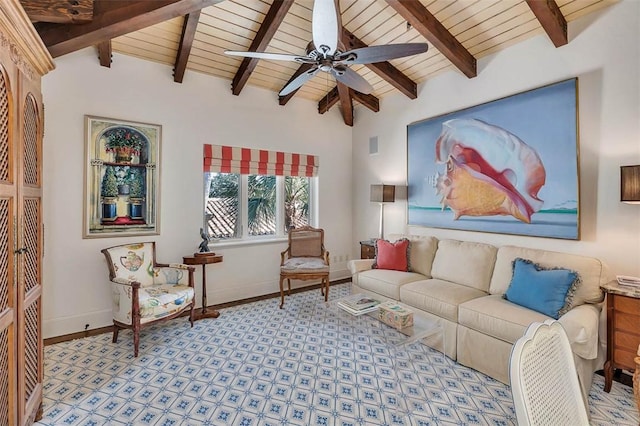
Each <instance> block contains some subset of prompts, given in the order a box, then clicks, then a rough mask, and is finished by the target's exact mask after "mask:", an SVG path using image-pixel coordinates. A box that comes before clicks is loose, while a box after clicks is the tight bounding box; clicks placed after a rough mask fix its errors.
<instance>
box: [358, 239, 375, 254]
mask: <svg viewBox="0 0 640 426" xmlns="http://www.w3.org/2000/svg"><path fill="white" fill-rule="evenodd" d="M374 257H376V247H375V245H374V242H373V240H366V241H360V259H373V258H374Z"/></svg>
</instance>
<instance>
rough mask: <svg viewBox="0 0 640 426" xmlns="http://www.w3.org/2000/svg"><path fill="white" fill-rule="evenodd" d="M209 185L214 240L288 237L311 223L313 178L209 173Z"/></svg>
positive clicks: (208, 206) (209, 219)
mask: <svg viewBox="0 0 640 426" xmlns="http://www.w3.org/2000/svg"><path fill="white" fill-rule="evenodd" d="M205 185H206V187H207V188H208V191H207V194H206V195H205V221H206V226H207V229H208V231H209V236H210V237H211V238H215V239H223V240H224V239H232V238H252V237H264V236H284V235H286V233H287V231H288V230H289V229H290V228H292V227H293V228H299V227H301V226H305V225H310V224H311V220H310V219H311V214H310V212H311V197H310V195H311V186H312V179H311V178H308V177H298V176H273V175H271V176H270V175H241V174H239V173H215V172H214V173H205ZM243 188H245V190H244V191H243V190H242V189H243ZM242 194H246V196H243V195H242ZM243 223H245V224H246V225H245V226H243ZM243 229H246V232H243ZM278 231H279V232H278Z"/></svg>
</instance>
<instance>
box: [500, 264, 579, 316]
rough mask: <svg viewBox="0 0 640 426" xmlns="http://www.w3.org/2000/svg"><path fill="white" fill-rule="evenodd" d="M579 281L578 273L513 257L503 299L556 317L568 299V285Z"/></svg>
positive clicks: (569, 297)
mask: <svg viewBox="0 0 640 426" xmlns="http://www.w3.org/2000/svg"><path fill="white" fill-rule="evenodd" d="M579 281H580V277H579V276H578V273H577V272H575V271H570V270H568V269H563V268H544V267H542V266H540V265H538V264H537V263H533V262H531V261H530V260H527V259H521V258H519V257H518V258H516V259H515V260H514V261H513V277H512V278H511V284H510V285H509V288H508V289H507V292H506V293H505V294H504V296H505V299H507V300H508V301H510V302H513V303H515V304H518V305H520V306H524V307H525V308H529V309H533V310H534V311H538V312H540V313H541V314H545V315H548V316H550V317H551V318H553V319H558V317H559V316H560V315H562V314H563V313H564V312H565V309H564V308H563V307H564V306H565V300H567V301H568V302H570V299H571V298H572V297H573V294H572V293H571V294H569V295H568V293H570V289H572V288H574V287H575V286H576V285H577V283H578V282H579Z"/></svg>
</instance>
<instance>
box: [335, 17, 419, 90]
mask: <svg viewBox="0 0 640 426" xmlns="http://www.w3.org/2000/svg"><path fill="white" fill-rule="evenodd" d="M342 43H343V44H344V45H345V48H346V50H352V49H359V48H362V47H367V45H366V44H365V43H364V42H363V41H362V40H360V39H359V38H358V37H356V36H355V35H353V34H351V32H349V30H347V29H345V28H343V29H342ZM365 66H366V67H367V68H369V69H370V70H371V71H373V72H374V73H376V74H378V75H379V76H380V77H381V78H383V79H384V80H385V81H386V82H387V83H389V84H390V85H392V86H393V87H395V88H396V89H398V90H399V91H400V92H402V93H404V94H405V95H407V96H408V97H409V98H410V99H416V98H417V97H418V89H417V85H416V83H415V82H414V81H413V80H411V79H410V78H409V77H407V76H406V75H404V74H403V73H402V71H400V70H399V69H398V68H396V67H394V66H393V65H391V64H390V63H389V62H376V63H375V64H367V65H365Z"/></svg>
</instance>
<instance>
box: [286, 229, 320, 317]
mask: <svg viewBox="0 0 640 426" xmlns="http://www.w3.org/2000/svg"><path fill="white" fill-rule="evenodd" d="M285 279H286V280H287V287H288V290H287V295H289V294H290V293H291V280H292V279H293V280H318V279H319V280H321V282H320V289H321V291H322V294H323V295H324V300H325V302H326V301H327V300H328V297H329V252H328V251H327V250H325V248H324V230H322V229H316V228H312V227H310V226H304V227H302V228H298V229H291V230H290V231H289V247H287V249H286V250H285V251H283V252H282V253H280V309H282V307H283V306H284V287H283V284H284V280H285Z"/></svg>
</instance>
